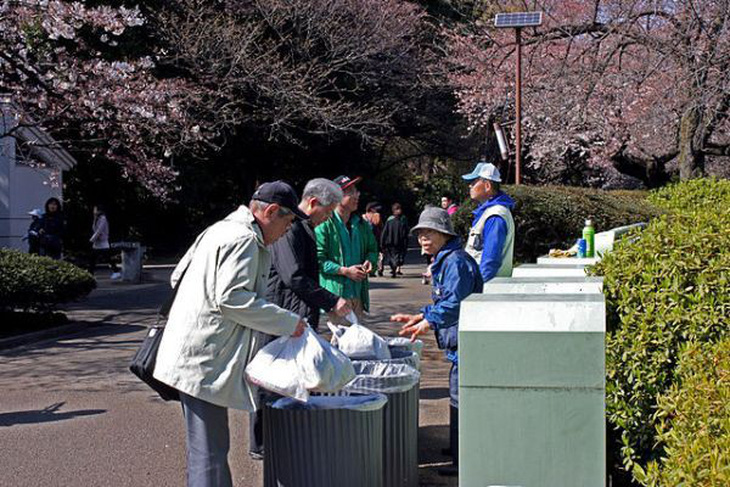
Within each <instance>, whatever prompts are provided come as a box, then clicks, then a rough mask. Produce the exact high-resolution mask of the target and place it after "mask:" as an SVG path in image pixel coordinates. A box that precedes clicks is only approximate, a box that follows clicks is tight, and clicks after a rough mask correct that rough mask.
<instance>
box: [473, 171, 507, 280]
mask: <svg viewBox="0 0 730 487" xmlns="http://www.w3.org/2000/svg"><path fill="white" fill-rule="evenodd" d="M462 178H463V179H464V180H465V181H468V182H469V196H470V197H471V199H473V200H474V201H476V202H477V203H479V206H478V207H477V209H476V210H474V212H473V214H474V219H473V220H472V226H471V230H470V231H469V238H468V239H467V241H466V251H467V252H468V253H469V255H471V256H472V257H474V260H476V261H477V263H478V264H479V269H480V271H481V273H482V279H483V280H484V282H485V283H486V282H488V281H489V280H490V279H492V278H493V277H497V276H498V277H512V256H513V253H514V245H515V224H514V221H513V220H512V212H511V210H512V208H513V207H514V206H515V202H514V201H513V200H512V198H510V197H509V196H508V195H507V194H505V193H503V192H502V191H501V190H500V184H501V183H502V176H501V175H500V173H499V169H497V167H496V166H495V165H494V164H490V163H488V162H480V163H479V164H477V165H476V166H475V167H474V170H473V171H472V172H470V173H469V174H464V175H463V176H462Z"/></svg>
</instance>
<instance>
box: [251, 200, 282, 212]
mask: <svg viewBox="0 0 730 487" xmlns="http://www.w3.org/2000/svg"><path fill="white" fill-rule="evenodd" d="M273 204H274V203H267V202H266V201H261V200H251V202H250V203H249V204H248V209H249V210H251V212H252V213H253V212H254V211H264V210H265V209H266V208H268V207H269V205H273ZM291 214H292V211H291V210H290V209H289V208H284V207H283V206H281V205H280V206H279V211H278V212H277V215H278V216H287V215H291Z"/></svg>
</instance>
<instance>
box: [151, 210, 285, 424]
mask: <svg viewBox="0 0 730 487" xmlns="http://www.w3.org/2000/svg"><path fill="white" fill-rule="evenodd" d="M186 268H187V271H186V273H185V276H184V278H183V280H182V282H181V284H180V288H179V289H178V293H177V296H176V298H175V302H174V304H173V306H172V309H171V310H170V314H169V317H168V320H167V326H166V328H165V334H164V335H163V338H162V341H161V343H160V349H159V352H158V355H157V364H156V366H155V372H154V376H155V378H157V379H158V380H160V381H161V382H163V383H165V384H168V385H170V386H172V387H174V388H176V389H178V390H180V391H182V392H184V393H186V394H188V395H190V396H193V397H196V398H199V399H202V400H204V401H207V402H210V403H213V404H216V405H219V406H223V407H228V408H235V409H244V410H247V411H252V410H254V409H255V407H256V390H255V388H254V386H252V385H250V384H249V383H248V382H247V381H246V380H245V377H244V370H245V368H246V365H247V364H248V363H249V362H250V361H251V359H252V358H253V356H254V355H255V354H256V352H257V351H258V350H259V348H261V346H263V343H264V339H265V334H267V335H290V334H291V333H293V332H294V330H295V328H296V325H297V322H298V321H299V317H298V316H297V315H296V314H294V313H291V312H289V311H287V310H285V309H283V308H280V307H278V306H276V305H274V304H272V303H270V302H268V301H266V300H265V299H264V296H265V295H266V284H267V280H268V277H269V269H270V268H271V257H270V254H269V251H268V250H267V249H266V247H265V246H264V241H263V235H262V233H261V229H260V228H259V226H258V225H257V224H256V223H255V220H254V217H253V214H252V213H251V212H250V211H249V209H248V208H246V207H245V206H240V207H239V208H238V209H237V210H236V211H234V212H233V213H231V214H230V215H228V216H227V217H226V218H225V219H223V220H221V221H219V222H218V223H215V224H214V225H212V226H211V227H209V228H208V229H207V230H206V231H204V232H203V233H202V234H200V235H199V236H198V238H197V240H196V241H195V243H193V245H192V247H190V249H188V251H187V253H186V254H185V256H184V257H183V258H182V260H181V261H180V262H179V263H178V265H177V267H176V268H175V271H174V272H173V275H172V279H171V284H172V285H173V286H174V285H175V284H176V283H177V281H178V279H179V278H180V275H181V274H182V272H183V271H184V270H185V269H186Z"/></svg>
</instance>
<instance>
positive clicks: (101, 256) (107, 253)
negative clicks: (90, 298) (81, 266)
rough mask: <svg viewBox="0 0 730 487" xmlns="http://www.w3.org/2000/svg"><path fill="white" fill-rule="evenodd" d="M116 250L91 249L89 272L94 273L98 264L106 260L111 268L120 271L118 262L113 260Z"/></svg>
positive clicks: (113, 270)
mask: <svg viewBox="0 0 730 487" xmlns="http://www.w3.org/2000/svg"><path fill="white" fill-rule="evenodd" d="M113 254H114V250H112V249H91V259H90V262H89V272H91V273H92V274H93V273H94V271H95V270H96V266H97V264H99V263H101V262H105V263H107V264H108V265H109V270H111V271H112V272H119V267H117V264H116V262H114V260H113Z"/></svg>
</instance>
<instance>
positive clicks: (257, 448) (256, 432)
mask: <svg viewBox="0 0 730 487" xmlns="http://www.w3.org/2000/svg"><path fill="white" fill-rule="evenodd" d="M281 397H282V396H280V395H278V394H274V393H273V392H268V391H264V390H260V391H259V405H260V407H259V409H258V410H256V411H255V412H253V413H248V451H249V453H257V454H259V455H263V454H264V406H265V405H266V404H271V403H272V402H274V401H276V400H277V399H280V398H281Z"/></svg>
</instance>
